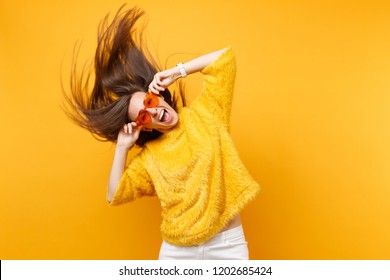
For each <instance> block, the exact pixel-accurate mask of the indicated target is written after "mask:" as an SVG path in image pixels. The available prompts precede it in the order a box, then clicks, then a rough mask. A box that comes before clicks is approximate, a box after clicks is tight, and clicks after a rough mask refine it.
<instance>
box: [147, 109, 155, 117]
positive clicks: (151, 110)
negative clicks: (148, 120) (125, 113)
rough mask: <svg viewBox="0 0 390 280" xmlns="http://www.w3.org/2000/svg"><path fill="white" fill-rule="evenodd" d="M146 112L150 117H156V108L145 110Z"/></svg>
mask: <svg viewBox="0 0 390 280" xmlns="http://www.w3.org/2000/svg"><path fill="white" fill-rule="evenodd" d="M146 110H147V111H148V112H149V113H150V114H151V115H152V117H155V116H157V108H146Z"/></svg>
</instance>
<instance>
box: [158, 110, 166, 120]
mask: <svg viewBox="0 0 390 280" xmlns="http://www.w3.org/2000/svg"><path fill="white" fill-rule="evenodd" d="M164 111H165V110H164V109H163V110H161V113H160V117H159V120H160V121H161V119H162V117H163V116H164Z"/></svg>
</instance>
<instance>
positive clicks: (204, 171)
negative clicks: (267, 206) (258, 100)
mask: <svg viewBox="0 0 390 280" xmlns="http://www.w3.org/2000/svg"><path fill="white" fill-rule="evenodd" d="M202 73H203V74H204V75H205V80H204V84H203V89H202V92H201V94H200V95H199V97H198V98H197V99H195V100H194V101H193V102H192V104H191V105H190V106H189V107H184V108H182V109H181V110H180V111H179V112H178V113H179V122H178V124H177V125H176V126H175V127H174V128H173V129H171V130H170V131H169V132H167V133H165V134H163V135H162V136H160V138H158V139H156V140H153V141H150V142H148V143H147V144H146V146H145V147H144V148H143V150H142V151H141V152H140V153H139V154H138V155H137V156H136V157H135V158H133V159H132V160H131V162H130V163H129V165H128V167H127V168H126V170H125V172H124V174H123V176H122V178H121V181H120V183H119V186H118V189H117V191H116V193H115V196H114V198H113V200H112V201H111V205H118V204H122V203H125V202H129V201H132V200H134V199H137V198H140V197H142V196H145V195H149V196H150V195H157V196H158V198H159V200H160V203H161V207H162V224H161V232H162V237H163V239H164V240H165V241H166V242H169V243H171V244H174V245H178V246H191V245H197V244H201V243H203V242H206V241H207V240H208V239H210V238H211V237H212V236H213V235H215V234H216V233H218V232H219V231H221V229H222V228H223V227H224V226H225V225H226V224H227V223H228V222H229V221H230V220H231V219H232V218H234V217H235V216H236V215H237V214H238V213H239V212H240V211H241V210H242V209H243V208H244V206H245V205H246V204H247V203H248V202H249V201H250V200H252V199H253V198H254V197H255V195H256V194H257V193H258V191H259V189H260V188H259V186H258V184H257V183H256V182H255V181H254V180H253V178H252V177H251V176H250V174H249V173H248V171H247V169H246V168H245V167H244V165H243V163H242V161H241V160H240V158H239V156H238V153H237V150H236V148H235V147H234V144H233V141H232V139H231V136H230V134H229V119H230V111H231V106H232V97H233V88H234V79H235V73H236V65H235V57H234V54H233V51H232V49H231V48H230V47H229V48H228V49H227V50H226V51H225V52H223V53H222V54H221V55H220V56H219V57H218V58H217V59H216V60H215V61H214V62H212V63H211V64H210V65H208V66H207V67H206V68H204V69H203V70H202Z"/></svg>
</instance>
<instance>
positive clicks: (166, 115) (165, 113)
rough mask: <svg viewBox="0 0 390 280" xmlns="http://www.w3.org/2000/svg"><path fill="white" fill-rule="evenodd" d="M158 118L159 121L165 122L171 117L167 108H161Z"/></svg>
mask: <svg viewBox="0 0 390 280" xmlns="http://www.w3.org/2000/svg"><path fill="white" fill-rule="evenodd" d="M158 119H159V121H160V122H164V123H165V122H169V121H170V120H171V119H172V116H171V114H169V112H168V111H167V110H165V109H162V110H161V112H160V115H159V118H158Z"/></svg>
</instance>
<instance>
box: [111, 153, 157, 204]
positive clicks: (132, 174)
mask: <svg viewBox="0 0 390 280" xmlns="http://www.w3.org/2000/svg"><path fill="white" fill-rule="evenodd" d="M154 195H156V192H155V189H154V187H153V184H152V181H151V179H150V176H149V174H148V172H147V170H146V169H145V167H144V165H143V163H142V157H141V156H140V155H138V156H136V157H135V158H134V159H132V160H131V162H130V163H129V165H128V166H127V168H126V170H125V172H124V173H123V175H122V178H121V180H120V182H119V185H118V188H117V190H116V192H115V195H114V197H113V199H112V201H111V203H110V205H112V206H114V205H120V204H123V203H127V202H130V201H133V200H135V199H138V198H140V197H143V196H154Z"/></svg>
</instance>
